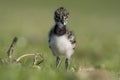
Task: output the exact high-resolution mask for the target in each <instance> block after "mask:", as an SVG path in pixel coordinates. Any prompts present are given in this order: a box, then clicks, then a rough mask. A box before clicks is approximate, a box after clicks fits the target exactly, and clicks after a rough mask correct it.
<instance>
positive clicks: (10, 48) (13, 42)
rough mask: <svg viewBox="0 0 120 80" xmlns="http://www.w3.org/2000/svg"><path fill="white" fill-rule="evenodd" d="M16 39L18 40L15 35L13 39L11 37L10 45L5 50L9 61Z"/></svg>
mask: <svg viewBox="0 0 120 80" xmlns="http://www.w3.org/2000/svg"><path fill="white" fill-rule="evenodd" d="M17 40H18V38H17V37H14V39H13V41H12V43H11V45H10V47H9V49H8V51H7V55H8V60H9V61H10V60H11V58H12V54H13V50H14V46H15V44H16V42H17Z"/></svg>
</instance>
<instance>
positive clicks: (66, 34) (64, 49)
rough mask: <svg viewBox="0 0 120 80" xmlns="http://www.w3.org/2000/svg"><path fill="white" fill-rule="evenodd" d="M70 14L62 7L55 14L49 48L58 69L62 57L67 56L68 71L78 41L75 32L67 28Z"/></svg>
mask: <svg viewBox="0 0 120 80" xmlns="http://www.w3.org/2000/svg"><path fill="white" fill-rule="evenodd" d="M68 16H69V12H68V11H67V10H66V9H65V8H64V7H60V8H58V9H57V10H55V12H54V20H55V25H54V26H53V27H52V28H51V30H50V32H49V48H50V49H51V51H52V53H53V55H54V56H55V57H56V67H57V68H58V67H59V65H60V56H61V55H65V56H66V60H65V66H66V69H67V70H68V67H69V63H70V62H69V61H70V57H71V55H72V54H73V53H74V49H75V45H76V39H75V36H74V34H73V32H72V31H71V30H69V29H67V28H66V24H67V22H68Z"/></svg>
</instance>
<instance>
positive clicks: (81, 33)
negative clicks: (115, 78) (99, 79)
mask: <svg viewBox="0 0 120 80" xmlns="http://www.w3.org/2000/svg"><path fill="white" fill-rule="evenodd" d="M119 3H120V1H117V0H114V1H112V0H110V1H107V0H98V1H96V0H85V1H84V0H69V1H67V0H56V1H54V0H50V1H47V0H44V1H43V0H34V1H32V0H31V1H28V0H19V1H16V0H6V1H2V0H0V58H3V59H6V57H7V53H6V52H7V50H8V48H9V46H10V44H11V41H12V39H13V38H14V37H15V36H17V37H18V42H17V44H16V45H15V49H14V54H13V58H15V59H16V58H17V57H19V56H21V55H23V54H27V53H40V54H42V55H43V57H44V62H43V63H41V64H40V65H39V69H38V68H33V67H32V62H31V61H32V58H27V59H23V60H22V64H21V65H19V64H14V63H5V64H3V63H0V79H1V80H8V79H9V80H50V79H51V80H65V79H66V80H76V79H77V78H76V74H77V72H78V69H79V67H80V66H85V67H89V66H93V67H95V66H101V65H102V66H104V68H105V70H107V71H109V72H113V73H119V72H120V31H119V30H120V15H119V14H120V6H119ZM60 6H65V7H66V8H67V9H68V10H69V12H70V17H69V23H68V28H70V29H72V30H73V31H74V33H75V35H76V38H77V47H76V51H75V54H74V55H73V56H72V58H71V64H70V70H69V72H68V73H67V72H66V71H65V65H64V59H65V57H63V58H62V63H61V66H60V68H59V69H58V70H56V68H55V57H54V56H53V55H52V53H51V51H50V49H49V48H48V32H49V30H50V28H51V27H52V26H53V25H54V20H53V13H54V10H55V9H57V8H58V7H60Z"/></svg>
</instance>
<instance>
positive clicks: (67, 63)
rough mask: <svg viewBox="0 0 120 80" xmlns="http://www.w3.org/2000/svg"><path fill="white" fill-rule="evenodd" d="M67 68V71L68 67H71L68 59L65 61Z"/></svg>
mask: <svg viewBox="0 0 120 80" xmlns="http://www.w3.org/2000/svg"><path fill="white" fill-rule="evenodd" d="M65 67H66V70H68V67H69V59H68V58H66V60H65Z"/></svg>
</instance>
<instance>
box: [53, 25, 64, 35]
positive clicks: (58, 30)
mask: <svg viewBox="0 0 120 80" xmlns="http://www.w3.org/2000/svg"><path fill="white" fill-rule="evenodd" d="M54 33H55V34H56V35H58V36H62V35H64V34H65V33H66V25H63V24H55V27H54Z"/></svg>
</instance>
